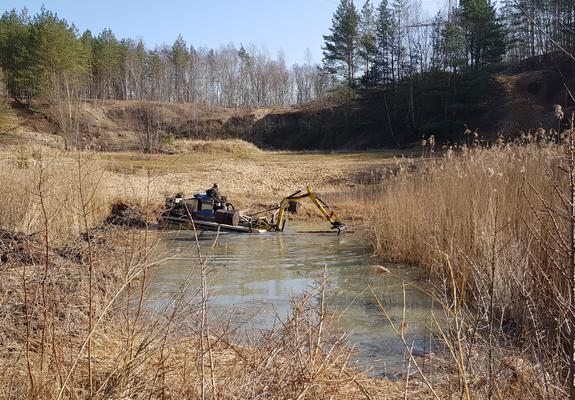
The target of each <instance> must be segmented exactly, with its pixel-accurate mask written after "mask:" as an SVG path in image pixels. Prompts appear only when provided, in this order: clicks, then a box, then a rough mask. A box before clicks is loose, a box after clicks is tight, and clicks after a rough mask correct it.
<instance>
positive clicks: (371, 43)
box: [358, 0, 377, 86]
mask: <svg viewBox="0 0 575 400" xmlns="http://www.w3.org/2000/svg"><path fill="white" fill-rule="evenodd" d="M359 21H360V23H359V32H360V38H359V50H358V53H359V57H360V60H361V64H362V65H363V68H364V72H363V76H362V82H363V84H364V85H365V86H372V85H373V84H374V83H375V82H376V80H375V74H374V68H373V63H374V59H375V55H376V52H377V45H376V24H375V12H374V9H373V5H372V4H371V1H370V0H366V2H365V3H364V5H363V8H362V9H361V15H360V19H359Z"/></svg>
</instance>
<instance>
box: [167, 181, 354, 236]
mask: <svg viewBox="0 0 575 400" xmlns="http://www.w3.org/2000/svg"><path fill="white" fill-rule="evenodd" d="M307 198H309V199H310V200H311V201H312V203H313V204H315V206H316V207H317V208H318V209H319V211H320V213H321V214H322V215H323V216H324V218H325V219H327V220H328V221H329V222H330V223H331V229H334V230H337V233H338V235H339V234H341V233H343V232H345V231H346V229H347V227H346V225H345V224H344V223H342V222H341V221H339V220H338V218H337V215H336V213H335V211H334V210H333V209H332V208H331V207H329V206H328V205H327V204H326V203H325V202H324V201H323V200H322V199H320V198H319V197H318V195H317V194H316V193H315V192H313V191H312V189H311V187H310V186H308V187H307V188H306V189H302V190H298V191H297V192H294V193H292V194H291V195H289V196H287V197H285V198H284V199H283V200H282V201H281V202H280V203H279V205H278V206H277V207H274V208H272V209H269V210H265V211H262V212H259V213H255V214H251V215H248V214H244V213H241V212H237V211H236V210H235V208H234V206H233V205H232V204H231V203H228V202H227V200H226V199H225V198H222V199H221V200H218V201H215V200H214V199H213V198H211V197H210V196H208V195H206V193H202V192H201V193H196V194H195V195H193V196H190V197H187V196H184V195H183V194H177V195H176V196H173V197H168V198H166V209H165V210H164V211H163V212H162V213H161V214H160V216H159V218H158V222H159V224H160V226H164V227H174V226H175V227H180V228H181V227H186V228H193V229H205V230H224V231H233V232H249V233H251V232H274V231H275V232H281V231H283V230H284V228H285V224H286V213H292V214H295V213H297V212H298V210H299V207H300V202H301V201H302V200H305V199H307ZM270 213H271V215H270ZM264 214H268V215H264Z"/></svg>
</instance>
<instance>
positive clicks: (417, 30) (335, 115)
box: [0, 0, 575, 148]
mask: <svg viewBox="0 0 575 400" xmlns="http://www.w3.org/2000/svg"><path fill="white" fill-rule="evenodd" d="M230 39H233V38H230ZM324 40H325V44H324V47H323V51H324V58H323V60H322V64H321V65H317V64H314V63H313V62H312V61H311V57H310V56H308V57H306V59H307V61H306V62H305V63H303V64H294V65H292V66H291V67H290V66H288V65H287V62H286V60H285V59H284V57H283V56H282V54H281V53H280V54H278V56H277V57H275V58H273V57H270V56H269V54H268V53H267V52H266V51H265V50H263V49H258V48H257V47H255V46H253V45H246V46H244V45H240V46H239V48H238V47H236V46H234V45H233V44H228V45H223V46H221V47H219V48H217V49H208V48H196V47H194V46H193V45H190V44H189V43H188V42H186V40H185V39H184V38H182V37H181V36H179V37H178V38H177V39H176V40H175V41H174V43H173V44H171V45H161V46H156V47H154V48H146V46H145V45H144V42H143V41H142V40H135V39H130V38H124V39H119V38H116V36H115V35H114V33H113V32H112V31H111V30H109V29H105V30H103V31H102V32H101V33H99V34H97V35H94V34H92V33H91V32H90V31H89V30H87V31H85V32H79V31H78V30H77V28H76V27H75V26H74V24H73V23H71V22H69V21H66V20H65V19H63V18H61V17H59V16H58V15H57V14H55V13H54V12H52V11H49V10H47V9H42V10H41V11H40V12H39V13H38V14H36V15H34V16H31V15H29V13H28V12H27V11H26V10H22V11H20V12H19V11H17V10H12V11H7V12H5V13H4V14H3V16H2V18H0V66H1V72H0V74H1V75H2V82H3V84H4V89H3V90H4V92H5V94H6V95H7V96H10V97H13V98H15V99H17V100H18V101H19V102H20V103H22V104H24V103H25V104H28V105H30V104H31V103H32V102H36V103H37V104H40V105H49V107H50V109H51V116H52V118H53V119H54V120H55V121H56V122H57V124H58V125H59V129H60V131H61V133H62V134H63V136H64V137H65V138H66V137H73V136H76V137H77V136H79V135H78V132H77V131H78V130H79V129H80V123H79V121H78V119H79V118H78V113H79V112H78V110H79V105H78V104H79V102H81V101H82V100H86V99H91V100H94V99H95V100H140V101H153V102H173V103H195V104H198V105H201V106H202V107H204V108H205V109H208V110H209V109H216V108H218V107H228V108H235V109H254V108H271V107H287V106H292V105H299V106H300V107H297V108H295V109H292V110H290V111H288V112H286V115H282V116H275V115H274V116H272V118H271V119H272V121H271V123H268V121H265V124H264V125H265V143H263V142H262V143H258V144H259V145H271V146H274V147H284V148H285V147H288V148H330V146H331V148H336V147H342V146H343V147H374V146H376V147H377V146H380V147H381V146H394V147H395V146H405V145H409V144H410V143H414V142H415V141H417V140H419V138H421V137H428V136H430V135H435V136H436V137H437V138H438V140H439V141H440V142H461V141H464V140H466V136H465V135H464V132H465V131H466V130H467V128H470V129H472V130H479V131H482V132H491V133H493V132H495V131H498V129H499V126H498V125H497V124H496V122H497V121H498V119H499V118H504V117H506V115H504V114H502V113H498V108H501V107H500V106H501V104H502V102H503V98H504V96H505V95H506V93H505V91H504V88H503V87H502V83H501V82H498V81H497V80H496V79H494V78H495V76H496V75H497V74H501V73H510V71H521V70H526V69H527V70H529V69H531V70H533V69H538V68H547V69H550V70H552V71H553V72H554V75H555V76H554V77H553V82H552V84H550V85H548V86H549V87H550V88H548V89H547V91H553V92H557V95H554V96H553V98H546V99H545V101H546V102H548V103H549V104H545V107H548V108H549V110H551V109H552V105H553V104H554V103H553V102H557V103H560V104H562V105H563V106H564V107H566V108H568V107H569V106H572V105H573V104H574V103H575V102H574V100H573V95H572V93H574V92H575V89H574V88H575V61H574V60H575V58H574V57H573V54H574V53H575V4H574V3H573V2H572V1H570V0H552V1H542V0H505V1H503V2H501V4H499V6H498V7H497V8H496V7H495V5H494V4H493V3H492V2H491V1H490V0H461V1H459V2H455V1H454V2H451V4H449V6H448V8H447V9H444V10H441V11H440V12H438V13H437V15H435V16H434V17H433V18H431V19H429V18H428V17H427V16H426V15H425V13H424V11H423V9H422V6H421V3H420V2H418V1H416V0H392V1H388V0H382V1H380V2H378V3H377V2H376V3H374V2H372V0H367V1H366V2H365V3H363V5H362V7H360V8H358V7H356V5H355V4H354V2H353V1H352V0H341V1H340V3H339V5H338V7H337V9H336V11H335V13H334V15H333V19H332V27H331V29H330V32H327V34H326V35H325V36H324ZM557 82H560V83H559V87H556V86H557ZM544 83H545V82H543V83H541V82H535V83H534V84H535V85H542V84H544ZM320 100H321V101H320ZM308 104H314V105H316V107H311V109H310V107H308V106H307V105H308ZM301 106H305V107H301ZM317 106H319V107H317ZM144 111H146V110H144ZM146 113H147V114H149V112H147V111H146ZM156 114H158V113H156ZM247 125H249V126H250V127H251V126H252V125H251V124H247ZM532 128H533V129H536V128H538V126H532ZM247 129H252V128H249V127H248V128H247ZM254 129H255V128H254ZM252 130H253V129H252ZM286 131H288V132H295V134H293V135H292V134H290V135H289V141H288V142H289V143H288V142H286V140H287V139H286V135H285V133H286ZM167 133H168V134H169V133H170V132H167ZM274 133H275V134H274ZM504 133H505V134H506V135H507V134H518V133H519V132H504ZM251 136H254V132H251V131H250V132H245V133H244V134H243V135H242V137H251ZM71 142H73V141H71ZM72 145H74V144H73V143H72ZM75 145H76V146H77V145H78V142H77V141H76V143H75Z"/></svg>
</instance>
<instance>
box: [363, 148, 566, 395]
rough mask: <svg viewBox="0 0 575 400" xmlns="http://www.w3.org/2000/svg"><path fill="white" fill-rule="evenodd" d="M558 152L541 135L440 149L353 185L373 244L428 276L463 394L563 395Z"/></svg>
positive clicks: (562, 160) (562, 187)
mask: <svg viewBox="0 0 575 400" xmlns="http://www.w3.org/2000/svg"><path fill="white" fill-rule="evenodd" d="M565 152H566V147H565V146H563V145H561V146H559V145H555V144H553V143H550V142H547V141H546V140H541V141H540V142H539V143H537V144H527V145H517V144H508V145H505V144H501V145H500V146H495V147H492V148H475V149H465V148H464V149H462V150H460V151H459V152H458V154H457V155H455V154H453V152H451V151H449V152H447V153H446V154H445V155H444V156H443V157H440V158H438V159H434V160H429V161H427V162H425V163H423V164H420V165H419V166H418V167H417V168H416V172H415V173H413V172H407V171H402V172H399V173H398V174H397V175H396V176H394V177H392V178H390V179H389V180H388V181H387V182H385V183H384V184H383V185H381V186H380V187H379V188H377V189H374V190H373V191H369V192H367V193H366V194H365V198H366V202H365V204H366V205H368V206H370V207H371V211H370V218H369V220H368V222H369V224H368V227H369V230H370V237H371V241H372V244H373V247H374V248H375V249H376V251H377V252H378V254H380V255H381V256H382V257H383V258H385V259H389V260H394V261H397V262H401V263H407V264H414V265H418V266H422V267H426V268H428V269H429V270H430V271H431V272H432V276H435V277H437V278H438V279H439V281H438V282H439V283H438V287H437V291H436V292H435V293H434V294H433V295H434V296H436V298H437V300H438V302H440V303H441V304H443V311H444V314H445V317H446V320H447V322H448V324H447V327H445V328H442V327H440V329H441V330H444V333H443V334H444V336H443V339H444V342H445V343H446V345H447V346H448V348H449V349H450V354H451V355H452V356H453V358H452V362H453V366H454V368H455V369H456V370H457V371H459V373H458V375H459V379H458V382H459V386H460V388H462V389H461V390H462V394H464V395H465V396H464V397H466V398H484V397H491V396H496V397H495V398H497V396H498V397H499V398H509V396H511V395H515V394H518V393H519V392H521V391H522V392H523V395H524V396H527V397H528V398H561V397H563V396H564V395H565V392H563V391H562V388H564V386H563V383H564V379H565V378H566V376H567V371H568V359H569V356H568V350H567V346H566V343H568V342H569V339H568V335H569V329H570V328H569V326H570V324H571V322H570V312H569V309H570V306H569V298H570V297H569V287H570V286H569V280H568V276H569V268H570V267H569V256H568V248H567V247H568V245H567V244H566V243H568V237H569V229H570V228H569V219H568V215H569V211H568V209H566V206H568V204H569V201H568V200H567V199H569V198H570V197H569V196H570V195H569V190H568V185H567V183H568V173H566V172H565V169H566V168H567V166H568V164H567V163H566V162H567V160H568V158H567V156H566V155H565V154H566V153H565ZM566 246H567V247H566ZM443 334H442V335H443ZM488 354H489V357H488ZM510 360H512V361H510ZM510 365H520V366H514V367H513V368H515V369H520V370H522V371H523V372H517V371H516V372H515V373H511V374H510V372H509V371H510ZM505 371H507V372H505ZM492 380H493V381H492ZM486 382H487V383H489V382H493V384H492V385H489V384H486ZM463 384H465V385H464V386H463V387H462V386H461V385H463ZM522 384H524V385H525V386H524V387H523V389H519V388H520V387H522V386H521V385H522ZM489 391H491V392H490V393H491V394H489ZM501 396H503V397H501Z"/></svg>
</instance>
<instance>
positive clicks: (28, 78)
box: [0, 8, 330, 111]
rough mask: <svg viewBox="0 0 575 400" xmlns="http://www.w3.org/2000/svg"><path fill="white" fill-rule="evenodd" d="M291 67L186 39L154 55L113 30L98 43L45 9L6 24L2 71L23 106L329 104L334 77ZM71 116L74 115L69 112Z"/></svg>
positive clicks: (257, 53)
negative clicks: (37, 101) (325, 100)
mask: <svg viewBox="0 0 575 400" xmlns="http://www.w3.org/2000/svg"><path fill="white" fill-rule="evenodd" d="M306 58H307V61H306V62H305V63H303V64H294V65H292V66H288V65H287V63H286V60H285V59H284V57H283V55H282V54H281V53H280V54H279V55H278V56H277V57H275V58H272V57H270V56H269V55H268V54H267V52H266V51H264V50H261V49H258V48H256V47H255V46H246V47H244V46H243V45H241V46H240V47H239V48H237V47H236V46H234V45H233V44H228V45H224V46H221V47H219V48H217V49H208V48H195V47H194V46H191V45H188V44H187V43H186V41H185V40H184V38H182V37H181V36H179V37H178V38H177V39H176V40H175V41H174V43H173V44H172V45H162V46H157V47H155V48H152V49H148V48H146V46H145V45H144V43H143V41H142V40H134V39H129V38H128V39H118V38H116V36H115V35H114V33H113V32H112V31H111V30H110V29H105V30H103V31H102V32H101V33H99V34H98V35H96V36H94V35H93V34H92V33H91V32H90V31H89V30H86V31H85V32H83V33H79V32H78V29H77V28H76V27H75V26H74V25H73V24H71V23H69V22H68V21H66V20H65V19H63V18H60V17H58V15H57V14H55V13H53V12H52V11H49V10H47V9H44V8H43V9H42V10H41V11H40V12H39V13H38V14H36V15H34V16H30V15H29V14H28V12H27V11H26V10H22V11H20V12H18V11H16V10H12V11H8V12H5V13H4V14H3V15H2V17H1V18H0V67H1V71H2V81H3V83H4V86H5V89H6V92H7V93H8V94H9V95H11V96H14V97H16V98H18V99H21V100H23V101H28V102H29V101H30V100H31V99H33V98H42V99H48V100H57V99H66V98H70V97H75V98H86V99H112V100H152V101H167V102H200V103H203V104H206V105H209V106H225V107H272V106H285V105H289V104H293V103H305V102H309V101H311V100H313V99H316V98H318V97H321V96H323V95H324V94H325V93H326V92H327V91H328V89H329V84H330V81H329V79H328V77H327V76H326V75H325V74H324V73H323V72H322V71H321V70H320V69H319V68H318V66H317V65H313V64H312V62H311V60H310V57H306ZM68 111H70V110H68Z"/></svg>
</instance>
